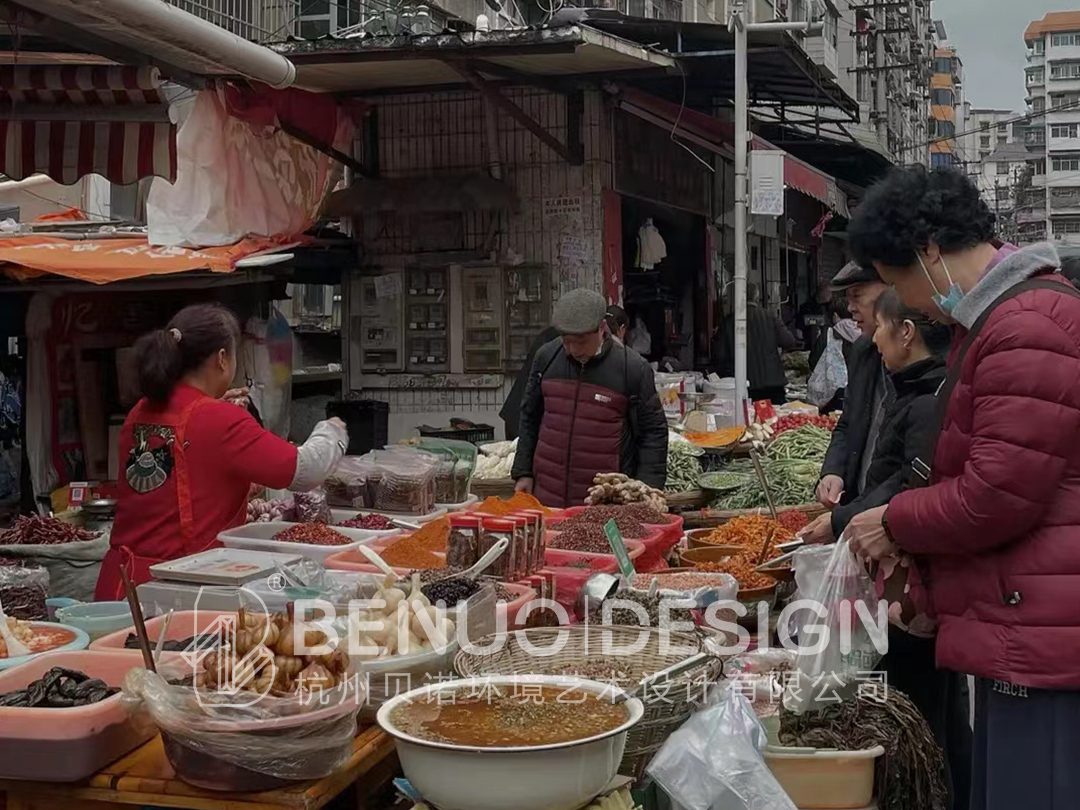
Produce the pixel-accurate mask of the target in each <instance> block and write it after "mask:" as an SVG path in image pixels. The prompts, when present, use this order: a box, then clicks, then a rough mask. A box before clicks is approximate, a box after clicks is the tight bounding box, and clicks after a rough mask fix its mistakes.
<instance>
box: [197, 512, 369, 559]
mask: <svg viewBox="0 0 1080 810" xmlns="http://www.w3.org/2000/svg"><path fill="white" fill-rule="evenodd" d="M296 525H297V524H296V523H285V522H282V521H270V522H269V523H248V524H246V525H244V526H237V527H236V528H235V529H229V530H228V531H224V532H222V533H221V534H219V535H218V540H220V541H221V543H222V544H223V545H224V546H226V547H227V548H244V549H249V550H252V551H270V552H276V553H278V554H299V555H301V556H302V557H307V558H308V559H309V560H314V561H315V562H317V563H320V564H321V563H323V562H325V560H326V558H327V557H329V556H330V555H331V554H337V553H338V552H339V551H349V550H351V549H355V548H356V547H357V546H361V545H370V544H371V543H372V541H374V540H375V538H376V537H378V536H379V535H380V534H385V532H370V531H367V530H366V529H346V528H343V527H341V526H331V527H330V528H332V529H333V530H334V531H336V532H338V533H339V534H343V535H345V536H346V537H348V538H349V540H350V541H351V542H349V543H346V544H342V545H340V546H316V545H313V544H310V543H290V542H288V541H282V540H275V539H274V535H275V534H277V533H278V532H282V531H285V530H286V529H289V528H292V527H293V526H296Z"/></svg>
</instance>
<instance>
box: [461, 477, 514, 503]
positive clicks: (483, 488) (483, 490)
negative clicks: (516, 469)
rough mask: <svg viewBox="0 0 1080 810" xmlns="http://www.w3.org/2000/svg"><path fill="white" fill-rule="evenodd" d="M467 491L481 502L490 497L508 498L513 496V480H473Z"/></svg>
mask: <svg viewBox="0 0 1080 810" xmlns="http://www.w3.org/2000/svg"><path fill="white" fill-rule="evenodd" d="M469 491H470V492H472V494H473V495H476V496H477V497H478V498H480V499H481V500H483V499H484V498H490V497H492V496H494V497H496V498H509V497H511V496H512V495H513V494H514V479H513V478H473V480H472V481H471V482H470V484H469Z"/></svg>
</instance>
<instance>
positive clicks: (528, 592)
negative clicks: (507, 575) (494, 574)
mask: <svg viewBox="0 0 1080 810" xmlns="http://www.w3.org/2000/svg"><path fill="white" fill-rule="evenodd" d="M503 587H504V588H506V590H507V591H509V592H510V594H511V595H513V596H514V597H515V599H514V600H513V601H512V602H496V603H495V617H496V619H497V620H498V621H499V622H500V623H501V621H502V620H501V619H499V618H498V617H499V616H506V629H507V630H518V629H520V628H521V627H523V626H524V625H521V624H518V621H517V618H518V613H519V612H520V611H521V609H522V608H523V607H525V605H527V604H529V602H531V601H533V600H534V599H538V598H539V597H538V596H537V595H536V591H535V590H534V589H533V587H532V586H531V585H522V584H520V583H517V582H512V583H503Z"/></svg>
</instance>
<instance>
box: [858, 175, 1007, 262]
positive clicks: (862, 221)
mask: <svg viewBox="0 0 1080 810" xmlns="http://www.w3.org/2000/svg"><path fill="white" fill-rule="evenodd" d="M847 232H848V241H849V246H850V248H851V252H852V253H853V254H854V257H855V260H856V261H858V262H859V263H860V264H863V265H866V266H868V267H869V266H871V265H872V264H873V263H874V262H875V261H876V262H881V263H882V264H884V265H886V266H889V267H907V266H908V265H911V264H914V263H915V261H916V253H917V251H919V250H922V249H924V248H925V247H926V246H927V245H929V244H930V242H931V241H933V242H935V243H936V244H937V245H938V246H939V247H940V248H941V249H942V250H943V251H945V252H952V251H956V250H963V249H964V248H971V247H975V245H978V244H981V243H983V242H989V241H990V240H991V239H993V238H994V214H993V212H991V211H990V208H989V206H987V204H986V203H985V202H984V201H983V199H982V197H981V196H980V195H979V189H978V188H977V187H976V185H975V184H974V183H973V182H972V181H971V180H970V179H968V177H967V176H966V175H964V174H963V173H961V172H958V171H956V170H955V169H934V170H933V171H927V170H926V168H925V167H924V166H908V167H905V168H896V169H893V170H892V171H890V172H889V173H888V174H887V175H886V176H885V177H884V179H882V180H881V181H879V182H877V183H875V184H874V185H873V186H871V187H870V189H869V191H867V192H866V197H865V198H864V199H863V201H862V203H861V204H860V205H859V207H858V209H856V211H855V214H854V215H853V217H852V220H851V222H850V223H848V228H847Z"/></svg>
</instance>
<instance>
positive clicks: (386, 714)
mask: <svg viewBox="0 0 1080 810" xmlns="http://www.w3.org/2000/svg"><path fill="white" fill-rule="evenodd" d="M515 683H540V684H550V685H552V686H563V687H566V686H569V685H573V686H576V687H578V688H580V689H582V690H584V691H586V692H588V693H590V694H594V695H605V696H607V697H610V695H611V689H612V687H611V685H610V684H603V683H598V682H597V681H589V680H585V679H584V678H572V677H567V676H562V675H517V676H507V677H491V678H463V679H460V680H456V681H448V682H446V683H435V684H430V685H428V686H423V687H421V688H419V689H413V690H412V691H410V692H406V693H404V694H401V695H398V696H396V697H394V698H391V699H390V700H388V701H387V702H386V703H385V704H383V707H382V708H381V709H379V714H378V717H377V720H378V723H379V725H380V726H381V727H382V729H383V730H384V731H385V732H386V733H387V734H390V735H391V736H392V737H394V738H395V740H396V741H397V751H398V757H399V759H400V761H401V768H402V770H403V771H404V772H405V777H406V778H407V779H408V780H409V782H410V783H411V784H412V785H413V787H415V788H416V789H417V790H418V791H419V792H420V795H421V796H423V797H424V799H425V800H427V801H429V802H430V803H431V804H433V805H435V806H437V807H438V808H439V810H507V808H511V807H512V808H514V810H577V808H580V807H583V806H584V805H586V804H587V803H588V802H589V801H590V800H592V799H593V798H595V797H596V796H598V795H599V794H600V793H601V792H602V791H603V790H604V788H605V787H606V786H607V785H608V783H609V782H610V781H611V779H612V778H613V777H614V776H615V775H616V774H617V772H618V770H619V763H620V762H621V761H622V755H623V749H624V748H625V747H626V734H627V732H628V731H629V730H630V729H631V728H633V726H635V725H636V724H637V723H638V722H639V721H640V720H641V717H642V715H643V714H644V708H643V707H642V705H641V701H639V700H637V699H631V700H628V701H627V702H626V704H625V705H626V707H627V709H628V710H629V717H628V718H627V720H626V722H625V723H623V724H622V725H620V726H618V727H617V728H614V729H612V730H611V731H608V732H605V733H604V734H598V735H596V736H594V737H587V738H585V739H583V740H578V741H576V742H572V743H561V744H555V745H541V746H535V747H528V748H522V747H519V748H468V747H466V746H461V745H453V744H450V743H441V742H431V741H428V740H422V739H420V738H418V737H414V736H412V735H410V734H406V733H405V732H403V731H401V730H399V729H398V728H396V727H395V726H394V725H393V724H392V723H391V722H390V715H391V714H392V713H393V711H394V709H396V708H397V707H398V706H400V705H402V704H403V703H406V702H411V701H418V700H424V699H426V698H427V696H428V695H430V694H432V693H436V692H439V691H444V690H447V689H455V688H458V689H469V688H472V687H481V686H482V685H484V684H490V685H493V686H495V687H497V688H500V689H501V690H502V687H511V688H512V687H513V685H514V684H515ZM502 691H505V690H502Z"/></svg>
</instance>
